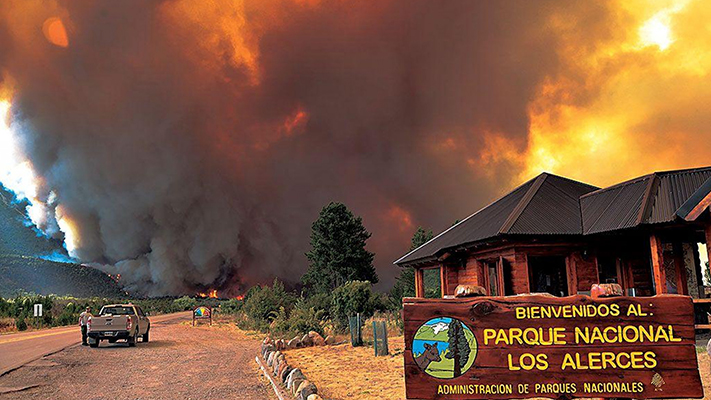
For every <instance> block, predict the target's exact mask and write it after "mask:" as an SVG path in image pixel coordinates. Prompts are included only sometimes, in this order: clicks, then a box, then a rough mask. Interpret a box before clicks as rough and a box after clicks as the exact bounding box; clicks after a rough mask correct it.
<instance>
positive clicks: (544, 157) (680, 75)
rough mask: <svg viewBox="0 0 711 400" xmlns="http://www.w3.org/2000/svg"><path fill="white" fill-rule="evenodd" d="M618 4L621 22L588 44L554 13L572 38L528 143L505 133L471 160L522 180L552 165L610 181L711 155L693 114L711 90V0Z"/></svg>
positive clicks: (554, 24) (545, 88) (533, 108)
mask: <svg viewBox="0 0 711 400" xmlns="http://www.w3.org/2000/svg"><path fill="white" fill-rule="evenodd" d="M654 7H656V9H655V8H654ZM611 9H615V10H617V12H618V13H619V15H621V17H620V20H619V24H620V27H621V29H620V30H619V31H615V32H614V33H613V34H611V35H610V36H609V37H605V38H600V39H593V40H591V42H590V43H587V42H581V40H590V39H591V38H590V37H588V36H580V35H577V34H576V33H575V30H576V29H578V28H577V25H576V24H575V23H573V22H571V21H569V20H567V19H566V18H565V15H553V16H552V17H551V19H550V26H549V29H550V30H551V31H553V32H555V34H556V37H561V38H564V39H563V41H562V42H561V45H560V47H559V49H558V53H559V56H560V59H561V60H562V66H561V72H559V73H557V74H555V75H550V76H547V77H546V78H545V79H544V80H543V81H542V83H541V85H540V87H539V90H538V93H537V94H536V96H534V98H533V99H532V100H531V101H530V102H529V105H528V115H529V120H530V124H529V130H528V137H527V143H526V145H525V148H523V149H522V148H521V146H520V145H518V144H517V143H516V142H513V141H510V140H509V139H508V138H507V137H506V136H504V134H501V137H495V138H491V137H488V138H486V140H485V143H484V146H483V151H482V153H480V154H481V155H482V156H481V159H471V160H470V166H474V167H476V170H478V171H491V170H492V169H493V168H494V167H495V166H496V165H497V164H509V165H511V166H514V167H515V168H517V169H520V170H522V171H523V172H522V173H521V174H520V175H518V176H516V177H514V178H513V180H514V181H516V182H518V183H520V182H521V181H522V180H525V179H529V178H531V177H532V176H535V175H537V174H538V173H540V172H542V171H548V172H553V173H558V174H562V175H565V176H569V177H572V178H575V179H580V180H583V181H586V182H590V183H594V184H597V185H605V184H610V183H613V182H616V181H619V180H620V179H624V178H627V177H631V176H635V175H641V174H644V173H648V172H649V171H653V170H664V169H673V168H685V167H692V166H698V165H702V164H704V163H707V162H708V154H707V150H702V149H701V148H705V146H698V145H695V144H694V143H695V142H696V139H695V135H698V132H696V131H695V130H696V129H698V128H696V127H694V126H693V125H692V124H693V123H694V122H691V121H693V120H694V119H698V120H699V121H701V120H704V119H705V118H707V117H706V116H705V115H704V114H703V113H702V112H701V111H699V110H700V109H699V103H698V101H699V99H707V98H709V97H711V87H710V86H709V85H707V84H706V82H707V79H708V78H707V75H708V70H709V69H710V68H711V43H710V42H709V41H708V40H707V38H708V35H709V34H711V32H710V30H711V29H710V28H709V25H708V24H707V22H706V21H707V20H708V18H709V17H711V7H708V3H705V2H702V1H680V2H679V1H677V2H663V3H650V2H641V3H640V2H621V1H620V2H617V3H616V4H614V5H612V6H611ZM594 40H596V41H594ZM591 43H594V44H591ZM702 101H703V100H702ZM472 163H473V164H474V165H472ZM482 167H483V168H482ZM480 174H482V173H480Z"/></svg>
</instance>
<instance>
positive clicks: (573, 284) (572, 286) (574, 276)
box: [565, 254, 578, 296]
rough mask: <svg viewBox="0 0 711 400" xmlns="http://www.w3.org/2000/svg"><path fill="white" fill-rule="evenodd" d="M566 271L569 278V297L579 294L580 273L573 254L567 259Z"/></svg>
mask: <svg viewBox="0 0 711 400" xmlns="http://www.w3.org/2000/svg"><path fill="white" fill-rule="evenodd" d="M565 269H566V275H567V278H568V295H569V296H572V295H574V294H578V271H577V268H576V264H575V259H574V258H573V255H572V254H570V255H568V256H567V257H565Z"/></svg>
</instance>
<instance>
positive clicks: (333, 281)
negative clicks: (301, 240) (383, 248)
mask: <svg viewBox="0 0 711 400" xmlns="http://www.w3.org/2000/svg"><path fill="white" fill-rule="evenodd" d="M368 238H370V232H368V231H367V230H366V229H365V227H364V226H363V220H362V219H361V218H360V217H356V216H354V215H353V213H352V212H351V211H350V210H349V209H348V208H347V207H346V206H345V205H344V204H341V203H334V202H331V203H329V204H328V205H327V206H326V207H324V208H323V209H322V210H321V212H320V214H319V217H318V219H317V220H316V221H315V222H314V223H313V225H312V227H311V250H310V251H309V252H308V253H306V258H307V259H308V260H309V269H308V270H307V271H306V274H304V276H302V277H301V281H302V282H303V283H304V285H307V286H309V287H310V288H311V289H312V290H313V293H330V292H331V291H332V290H333V289H335V288H337V287H339V286H341V285H343V284H344V283H346V282H348V281H353V280H359V281H369V282H371V283H377V282H378V275H377V273H376V272H375V267H373V257H374V255H373V253H371V252H369V251H367V250H366V249H365V242H366V240H368Z"/></svg>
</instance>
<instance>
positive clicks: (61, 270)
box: [0, 255, 125, 298]
mask: <svg viewBox="0 0 711 400" xmlns="http://www.w3.org/2000/svg"><path fill="white" fill-rule="evenodd" d="M19 291H25V292H32V293H37V294H42V295H48V294H56V295H71V296H75V297H112V298H116V297H124V296H125V294H124V292H123V291H122V290H121V288H120V287H119V285H118V284H117V283H116V282H115V281H114V280H113V279H111V278H109V276H108V275H106V274H105V273H103V272H101V271H99V270H97V269H94V268H91V267H85V266H82V265H79V264H68V263H58V262H53V261H47V260H42V259H40V258H35V257H25V256H10V255H2V256H0V297H12V296H14V295H15V294H17V293H18V292H19Z"/></svg>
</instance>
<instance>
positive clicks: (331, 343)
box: [324, 335, 336, 346]
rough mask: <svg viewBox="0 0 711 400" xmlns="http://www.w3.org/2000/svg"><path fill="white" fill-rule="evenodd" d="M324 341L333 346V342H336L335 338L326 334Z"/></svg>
mask: <svg viewBox="0 0 711 400" xmlns="http://www.w3.org/2000/svg"><path fill="white" fill-rule="evenodd" d="M324 342H325V343H326V344H327V345H328V346H333V345H334V344H336V338H334V337H333V336H331V335H328V336H326V339H324Z"/></svg>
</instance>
